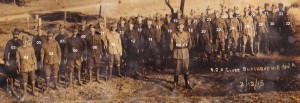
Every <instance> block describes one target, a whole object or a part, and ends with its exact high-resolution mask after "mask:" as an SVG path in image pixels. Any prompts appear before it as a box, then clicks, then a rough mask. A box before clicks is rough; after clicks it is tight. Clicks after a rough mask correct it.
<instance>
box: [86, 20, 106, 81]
mask: <svg viewBox="0 0 300 103" xmlns="http://www.w3.org/2000/svg"><path fill="white" fill-rule="evenodd" d="M90 30H91V35H90V36H88V37H87V42H86V43H87V51H88V52H87V59H88V60H87V61H88V74H89V82H88V83H91V82H92V76H93V75H92V70H93V69H94V68H95V69H96V70H97V72H96V80H97V82H100V79H99V72H100V69H101V63H102V62H101V61H102V60H101V59H102V53H103V52H104V42H105V41H104V40H103V38H101V37H100V32H99V31H96V30H95V28H94V26H93V25H90Z"/></svg>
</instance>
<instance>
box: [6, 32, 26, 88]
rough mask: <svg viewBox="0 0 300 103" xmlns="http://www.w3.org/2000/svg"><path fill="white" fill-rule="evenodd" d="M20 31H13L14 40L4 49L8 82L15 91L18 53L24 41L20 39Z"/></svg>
mask: <svg viewBox="0 0 300 103" xmlns="http://www.w3.org/2000/svg"><path fill="white" fill-rule="evenodd" d="M19 34H20V30H19V29H18V28H15V29H14V30H13V31H12V35H13V38H12V39H11V40H9V41H8V42H7V43H6V46H5V49H4V56H3V57H4V65H5V68H6V70H5V71H6V75H7V78H8V79H7V82H10V86H11V88H12V89H14V82H15V79H16V78H17V77H18V73H17V70H18V67H17V63H16V51H17V48H18V47H20V46H21V45H22V41H21V40H20V39H19Z"/></svg>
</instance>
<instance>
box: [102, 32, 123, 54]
mask: <svg viewBox="0 0 300 103" xmlns="http://www.w3.org/2000/svg"><path fill="white" fill-rule="evenodd" d="M106 40H107V48H108V53H109V54H118V55H122V41H121V37H120V34H119V33H117V32H111V34H109V35H106Z"/></svg>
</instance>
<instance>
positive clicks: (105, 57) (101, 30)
mask: <svg viewBox="0 0 300 103" xmlns="http://www.w3.org/2000/svg"><path fill="white" fill-rule="evenodd" d="M105 25H106V24H105V23H104V21H100V22H99V29H98V31H97V32H98V33H99V34H100V38H101V40H102V41H103V49H104V50H103V53H102V56H101V57H102V61H103V65H104V67H105V71H106V75H107V74H108V73H107V71H108V62H109V60H108V59H109V57H108V54H107V39H106V36H107V35H108V34H109V33H110V32H109V30H108V29H107V28H106V26H105ZM99 72H100V69H97V73H96V74H98V75H97V77H96V78H99ZM105 79H107V78H105ZM98 80H99V79H98Z"/></svg>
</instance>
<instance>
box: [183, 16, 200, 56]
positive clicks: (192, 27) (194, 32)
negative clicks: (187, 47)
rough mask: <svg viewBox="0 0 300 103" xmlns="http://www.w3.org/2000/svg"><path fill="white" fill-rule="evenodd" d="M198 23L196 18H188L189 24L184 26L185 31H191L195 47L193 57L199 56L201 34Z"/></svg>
mask: <svg viewBox="0 0 300 103" xmlns="http://www.w3.org/2000/svg"><path fill="white" fill-rule="evenodd" d="M197 25H198V24H197V23H196V21H195V19H194V18H188V19H187V24H186V26H185V28H184V30H185V31H187V32H189V33H190V35H191V39H192V43H193V47H192V49H191V57H196V58H198V51H196V50H198V49H197V48H198V39H199V34H198V32H197Z"/></svg>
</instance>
